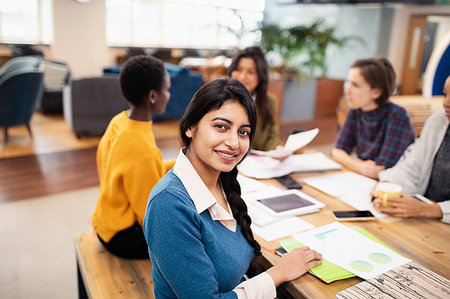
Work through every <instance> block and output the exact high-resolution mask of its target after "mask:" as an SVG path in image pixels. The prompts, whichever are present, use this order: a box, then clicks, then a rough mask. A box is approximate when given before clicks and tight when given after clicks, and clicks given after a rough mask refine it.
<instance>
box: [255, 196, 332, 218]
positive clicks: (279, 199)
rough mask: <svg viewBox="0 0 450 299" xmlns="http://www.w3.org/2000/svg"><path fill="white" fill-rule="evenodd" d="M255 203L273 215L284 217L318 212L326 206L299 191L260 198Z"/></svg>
mask: <svg viewBox="0 0 450 299" xmlns="http://www.w3.org/2000/svg"><path fill="white" fill-rule="evenodd" d="M255 203H256V204H257V205H258V207H260V208H261V209H263V210H264V211H266V212H268V213H270V214H271V215H274V216H278V217H282V216H288V215H303V214H308V213H312V212H317V211H318V210H319V209H320V208H322V207H324V204H323V203H321V202H320V201H318V200H316V199H314V198H312V197H311V196H309V195H307V194H305V193H303V192H300V191H298V190H286V191H283V192H280V193H279V194H277V195H272V196H269V197H264V198H259V199H256V200H255Z"/></svg>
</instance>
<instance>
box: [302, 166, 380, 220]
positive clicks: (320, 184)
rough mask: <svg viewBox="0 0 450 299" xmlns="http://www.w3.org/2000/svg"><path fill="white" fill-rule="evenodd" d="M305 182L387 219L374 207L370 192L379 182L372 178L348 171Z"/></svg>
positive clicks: (360, 208)
mask: <svg viewBox="0 0 450 299" xmlns="http://www.w3.org/2000/svg"><path fill="white" fill-rule="evenodd" d="M303 182H305V183H306V184H308V185H310V186H311V187H314V188H316V189H319V190H320V191H322V192H324V193H327V194H329V195H331V196H334V197H336V198H337V199H339V200H340V201H342V202H344V203H346V204H348V205H349V206H352V207H353V208H355V209H357V210H360V211H363V210H369V211H371V212H372V214H374V215H375V217H377V218H381V217H386V214H383V213H379V212H378V211H376V210H375V209H374V207H373V206H372V201H371V196H370V191H371V190H372V188H373V187H374V186H375V184H376V183H377V181H375V180H373V179H371V178H368V177H365V176H363V175H360V174H357V173H354V172H351V171H347V172H342V173H337V174H330V175H323V176H316V177H312V178H305V179H303Z"/></svg>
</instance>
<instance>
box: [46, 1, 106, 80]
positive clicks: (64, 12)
mask: <svg viewBox="0 0 450 299" xmlns="http://www.w3.org/2000/svg"><path fill="white" fill-rule="evenodd" d="M105 10H106V9H105V0H93V1H91V2H89V3H77V2H75V1H73V0H53V26H54V27H53V28H54V43H53V44H52V45H51V46H50V48H49V49H48V56H47V57H48V58H51V59H55V60H60V61H64V62H66V63H68V65H69V67H70V69H71V72H72V74H73V76H75V77H81V76H91V75H100V74H101V73H102V68H103V67H104V66H107V65H111V64H113V60H112V58H111V57H110V56H111V55H110V50H109V47H108V46H107V44H106V28H105V27H106V25H105V24H106V22H105V18H106V17H105Z"/></svg>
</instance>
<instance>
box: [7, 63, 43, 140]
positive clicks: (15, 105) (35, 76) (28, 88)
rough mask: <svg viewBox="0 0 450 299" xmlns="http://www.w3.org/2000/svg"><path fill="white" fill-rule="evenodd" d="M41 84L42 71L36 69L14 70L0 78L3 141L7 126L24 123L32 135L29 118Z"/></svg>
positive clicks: (40, 92)
mask: <svg viewBox="0 0 450 299" xmlns="http://www.w3.org/2000/svg"><path fill="white" fill-rule="evenodd" d="M43 86H44V73H43V72H41V71H38V70H27V69H21V70H16V71H12V72H8V73H7V74H5V75H4V76H2V77H1V78H0V127H3V128H4V141H5V143H6V142H8V127H13V126H19V125H26V126H27V129H28V133H29V134H30V137H33V134H32V132H31V127H30V120H31V117H32V115H33V112H34V109H35V107H36V103H37V102H38V100H39V99H40V97H41V96H42V92H43Z"/></svg>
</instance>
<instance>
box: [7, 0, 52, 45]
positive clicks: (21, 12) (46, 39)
mask: <svg viewBox="0 0 450 299" xmlns="http://www.w3.org/2000/svg"><path fill="white" fill-rule="evenodd" d="M52 40H53V25H52V3H51V0H14V1H11V0H0V42H3V43H24V44H30V43H31V44H49V43H51V42H52Z"/></svg>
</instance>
